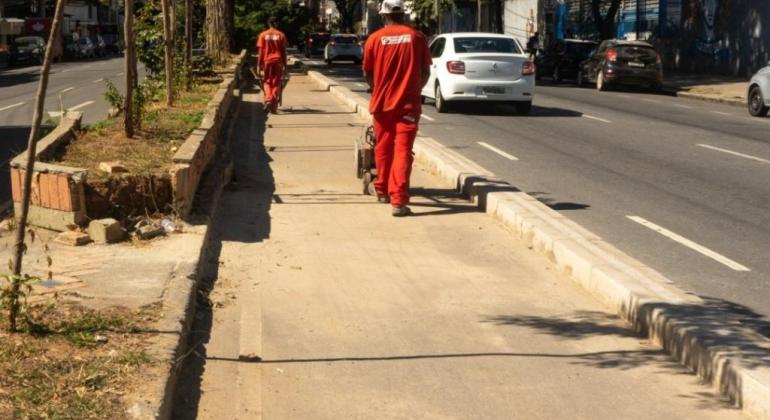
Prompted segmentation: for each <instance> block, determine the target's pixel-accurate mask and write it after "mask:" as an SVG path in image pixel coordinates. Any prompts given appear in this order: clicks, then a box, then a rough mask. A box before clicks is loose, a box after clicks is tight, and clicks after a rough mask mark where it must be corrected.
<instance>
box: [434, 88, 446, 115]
mask: <svg viewBox="0 0 770 420" xmlns="http://www.w3.org/2000/svg"><path fill="white" fill-rule="evenodd" d="M435 93H436V94H435V98H436V102H435V104H434V105H435V106H436V111H438V112H439V113H440V114H443V113H445V112H449V103H447V101H446V100H444V96H443V95H441V86H440V85H439V84H438V83H436V92H435Z"/></svg>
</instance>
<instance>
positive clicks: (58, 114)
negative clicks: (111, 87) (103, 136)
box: [48, 101, 96, 117]
mask: <svg viewBox="0 0 770 420" xmlns="http://www.w3.org/2000/svg"><path fill="white" fill-rule="evenodd" d="M94 103H96V102H95V101H88V102H83V103H82V104H77V105H75V106H73V107H71V108H67V111H77V110H78V109H80V108H85V107H87V106H88V105H91V104H94ZM48 115H50V116H51V117H60V116H61V111H52V112H49V113H48Z"/></svg>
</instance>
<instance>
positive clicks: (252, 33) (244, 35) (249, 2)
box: [235, 0, 310, 50]
mask: <svg viewBox="0 0 770 420" xmlns="http://www.w3.org/2000/svg"><path fill="white" fill-rule="evenodd" d="M270 16H275V17H277V18H278V20H279V24H278V25H279V29H280V30H281V31H283V33H285V34H286V38H288V41H289V45H298V44H299V43H300V42H301V40H302V37H303V34H302V28H303V27H305V26H306V25H308V23H309V22H310V14H309V13H308V11H307V9H306V8H305V7H302V6H299V5H295V4H292V3H291V1H290V0H240V1H238V2H236V3H235V43H236V45H237V46H238V48H247V49H250V50H253V49H254V48H255V47H256V41H257V35H259V33H260V32H262V31H264V30H265V29H266V28H267V19H268V18H269V17H270Z"/></svg>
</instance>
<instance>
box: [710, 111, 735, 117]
mask: <svg viewBox="0 0 770 420" xmlns="http://www.w3.org/2000/svg"><path fill="white" fill-rule="evenodd" d="M711 112H712V113H714V114H718V115H728V116H729V115H732V114H728V113H727V112H722V111H711Z"/></svg>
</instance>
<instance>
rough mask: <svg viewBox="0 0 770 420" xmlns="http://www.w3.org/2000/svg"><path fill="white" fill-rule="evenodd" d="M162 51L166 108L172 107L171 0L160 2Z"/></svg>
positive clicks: (172, 46) (172, 48)
mask: <svg viewBox="0 0 770 420" xmlns="http://www.w3.org/2000/svg"><path fill="white" fill-rule="evenodd" d="M160 4H161V12H162V13H163V51H164V53H165V61H166V106H168V107H170V106H173V105H174V37H173V34H172V31H171V25H172V24H173V23H172V21H171V0H161V2H160Z"/></svg>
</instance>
